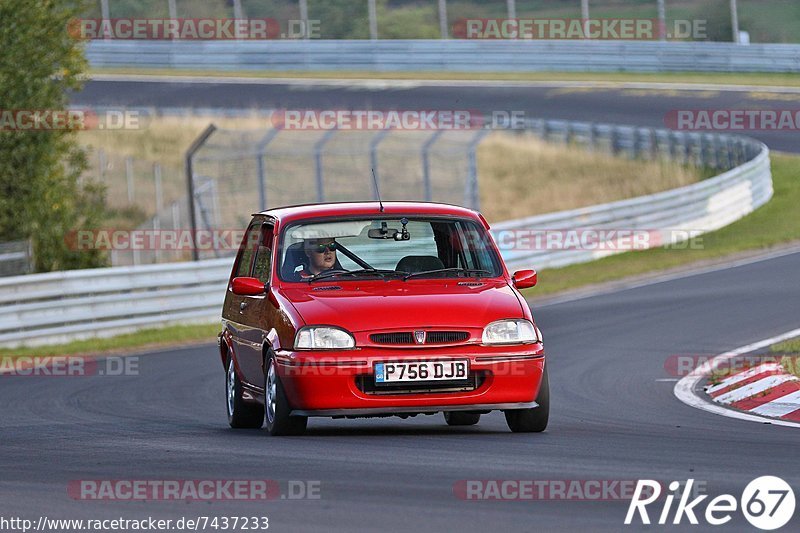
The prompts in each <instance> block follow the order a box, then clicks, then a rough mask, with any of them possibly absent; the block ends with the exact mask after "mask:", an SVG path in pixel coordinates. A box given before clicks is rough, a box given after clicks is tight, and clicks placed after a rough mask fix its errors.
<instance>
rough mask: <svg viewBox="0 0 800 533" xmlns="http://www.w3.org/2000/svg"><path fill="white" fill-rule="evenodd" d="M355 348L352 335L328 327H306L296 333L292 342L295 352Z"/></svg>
mask: <svg viewBox="0 0 800 533" xmlns="http://www.w3.org/2000/svg"><path fill="white" fill-rule="evenodd" d="M355 346H356V341H355V339H354V338H353V336H352V335H350V334H349V333H348V332H346V331H345V330H343V329H339V328H332V327H330V326H306V327H304V328H301V329H300V331H298V332H297V337H295V340H294V347H295V349H296V350H346V349H348V348H355Z"/></svg>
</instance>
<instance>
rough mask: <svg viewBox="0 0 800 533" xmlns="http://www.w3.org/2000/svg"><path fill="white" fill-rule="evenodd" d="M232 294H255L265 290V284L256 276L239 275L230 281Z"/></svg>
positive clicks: (262, 292)
mask: <svg viewBox="0 0 800 533" xmlns="http://www.w3.org/2000/svg"><path fill="white" fill-rule="evenodd" d="M231 290H233V294H238V295H239V296H257V295H259V294H264V293H265V292H266V291H267V286H266V284H264V282H263V281H261V280H260V279H258V278H248V277H239V278H233V281H232V282H231Z"/></svg>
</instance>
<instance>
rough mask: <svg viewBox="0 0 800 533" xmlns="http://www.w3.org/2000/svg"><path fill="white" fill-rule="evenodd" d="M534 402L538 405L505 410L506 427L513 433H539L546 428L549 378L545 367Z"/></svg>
mask: <svg viewBox="0 0 800 533" xmlns="http://www.w3.org/2000/svg"><path fill="white" fill-rule="evenodd" d="M536 403H538V404H539V407H534V408H532V409H514V410H508V411H506V412H505V414H506V423H507V424H508V429H510V430H511V431H513V432H514V433H539V432H542V431H544V430H545V429H546V428H547V422H548V419H549V418H550V380H549V379H548V377H547V367H545V368H544V375H543V376H542V386H541V387H540V388H539V394H538V395H537V396H536Z"/></svg>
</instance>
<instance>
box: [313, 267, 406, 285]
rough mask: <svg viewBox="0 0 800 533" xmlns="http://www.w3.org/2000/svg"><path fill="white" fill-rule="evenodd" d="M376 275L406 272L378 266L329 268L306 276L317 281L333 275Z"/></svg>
mask: <svg viewBox="0 0 800 533" xmlns="http://www.w3.org/2000/svg"><path fill="white" fill-rule="evenodd" d="M364 274H367V275H377V276H380V277H382V278H385V277H386V276H388V275H395V276H397V275H404V274H406V272H398V271H396V270H386V269H378V268H362V269H360V270H329V271H326V272H320V273H319V274H317V275H316V276H312V277H310V278H308V282H309V283H310V282H312V281H318V280H321V279H327V278H332V277H334V276H353V277H357V276H361V275H364Z"/></svg>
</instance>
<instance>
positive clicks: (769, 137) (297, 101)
mask: <svg viewBox="0 0 800 533" xmlns="http://www.w3.org/2000/svg"><path fill="white" fill-rule="evenodd" d="M798 102H800V92H798V91H795V90H789V91H787V92H785V93H784V92H780V91H777V92H770V91H768V90H766V89H752V90H749V89H746V90H740V91H726V90H714V89H709V90H680V89H667V90H656V89H642V88H594V89H593V88H589V87H574V86H561V87H559V86H557V83H554V86H552V87H548V86H541V85H540V84H532V85H528V86H525V85H520V86H503V85H502V84H496V85H491V86H469V85H464V84H459V85H455V86H448V85H447V84H446V82H443V83H442V84H438V85H430V84H417V83H414V82H398V83H397V85H396V86H395V85H393V84H388V83H381V82H376V83H375V84H374V85H373V86H370V85H361V86H348V85H343V84H341V83H324V82H303V83H302V84H294V83H293V84H282V83H275V82H270V81H267V82H261V83H251V82H243V83H238V82H237V83H216V82H211V83H186V82H177V81H176V82H164V81H97V80H95V81H89V82H88V83H87V84H86V86H85V87H84V90H83V91H82V92H81V93H79V94H76V95H73V97H72V103H73V104H75V105H99V106H145V107H195V108H208V107H211V108H238V109H384V110H387V109H425V110H434V109H436V110H452V109H468V110H479V111H482V112H492V111H507V112H511V111H522V112H524V113H525V116H529V117H536V118H548V119H564V120H582V121H592V122H607V123H612V124H630V125H637V126H650V127H665V120H664V117H665V116H666V115H667V113H669V112H670V111H675V110H717V109H721V110H731V109H749V110H756V109H758V110H765V109H766V110H781V109H794V108H796V107H797V105H798ZM738 133H746V134H748V135H750V136H752V137H755V138H757V139H759V140H761V141H763V142H764V143H766V144H767V145H768V146H769V147H770V148H771V149H773V150H780V151H786V152H797V151H800V132H798V131H796V130H795V131H754V132H738Z"/></svg>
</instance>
